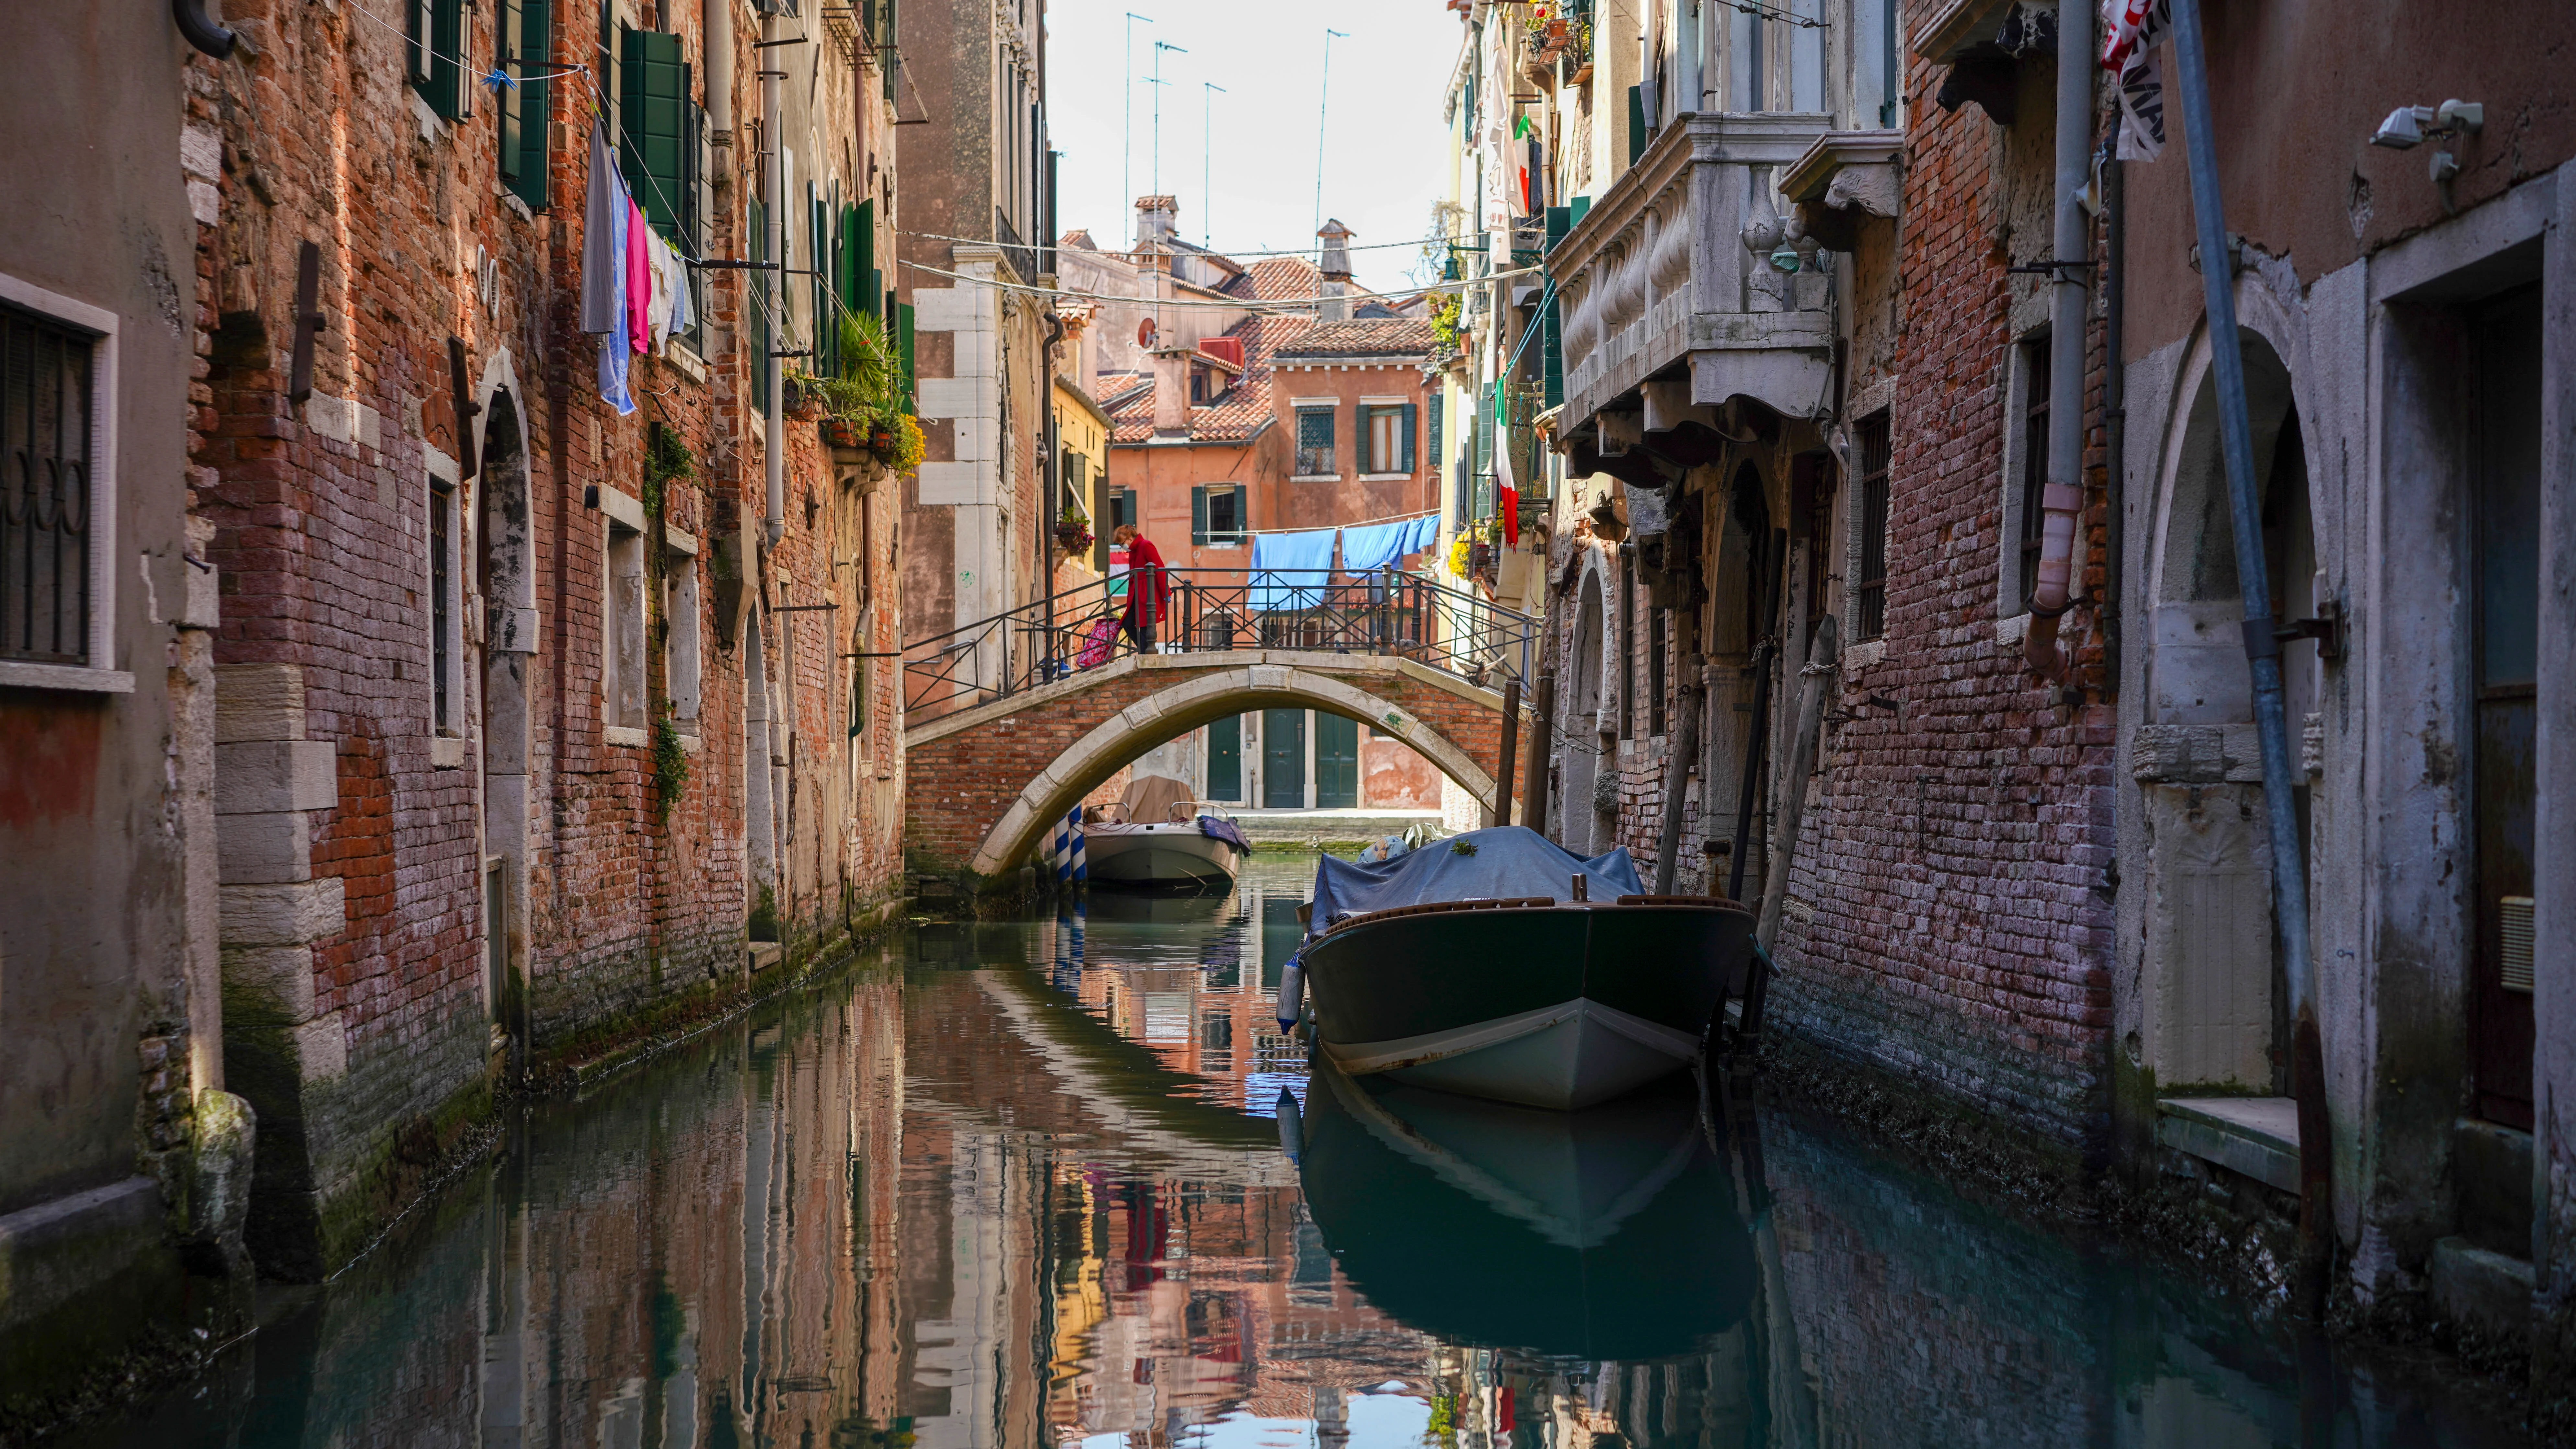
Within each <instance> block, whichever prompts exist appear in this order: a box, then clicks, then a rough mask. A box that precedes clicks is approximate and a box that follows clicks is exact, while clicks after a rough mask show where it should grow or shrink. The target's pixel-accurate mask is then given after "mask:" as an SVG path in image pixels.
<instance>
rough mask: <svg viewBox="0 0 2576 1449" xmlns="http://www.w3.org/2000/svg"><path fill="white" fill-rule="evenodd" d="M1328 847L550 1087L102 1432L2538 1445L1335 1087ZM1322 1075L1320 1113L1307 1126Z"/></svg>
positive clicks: (2021, 1272) (1690, 1128)
mask: <svg viewBox="0 0 2576 1449" xmlns="http://www.w3.org/2000/svg"><path fill="white" fill-rule="evenodd" d="M1304 876H1305V867H1304V865H1303V864H1302V863H1298V862H1294V861H1287V862H1270V861H1262V860H1258V859H1256V862H1255V863H1254V865H1253V867H1252V868H1251V869H1250V870H1247V872H1246V875H1245V879H1244V881H1243V882H1242V883H1241V885H1240V886H1239V888H1238V889H1237V890H1236V891H1235V892H1234V893H1233V894H1231V895H1228V896H1225V897H1222V898H1212V899H1204V900H1200V901H1195V902H1190V901H1175V900H1171V899H1168V898H1166V899H1149V900H1126V899H1112V898H1108V897H1105V896H1094V897H1093V898H1092V900H1091V902H1090V905H1089V908H1088V909H1087V910H1085V911H1081V912H1076V911H1072V910H1067V911H1065V912H1063V913H1062V914H1060V915H1054V916H1042V917H1040V918H1037V919H1032V920H1025V921H1015V922H993V923H977V924H970V925H958V926H944V927H938V928H924V929H923V930H922V931H921V932H920V933H919V934H918V936H917V937H916V938H914V939H909V940H907V941H905V942H904V943H902V944H901V946H900V947H899V948H898V949H896V950H893V951H890V952H889V953H887V954H886V956H885V957H884V959H882V960H879V961H874V962H871V963H868V964H866V965H864V966H862V967H861V968H859V969H858V970H857V971H855V972H854V973H853V974H850V975H845V976H843V977H841V978H839V979H837V980H835V981H834V982H832V983H830V984H829V985H826V986H823V987H819V988H816V989H814V990H811V991H808V992H805V993H803V994H800V995H798V996H796V997H794V998H792V999H791V1000H789V1001H787V1002H785V1003H783V1004H781V1005H778V1006H775V1007H773V1008H771V1009H769V1010H768V1011H766V1012H765V1013H763V1014H761V1015H760V1016H758V1017H756V1018H755V1019H754V1020H752V1021H750V1022H747V1023H736V1024H734V1025H733V1026H731V1027H728V1028H727V1029H725V1030H722V1031H719V1032H716V1033H712V1034H710V1035H709V1036H708V1037H707V1038H705V1039H703V1040H701V1041H700V1042H698V1043H696V1044H694V1045H693V1046H691V1047H689V1048H687V1049H685V1050H682V1051H678V1052H674V1053H671V1054H669V1055H668V1056H666V1057H664V1058H663V1059H661V1060H660V1061H658V1062H656V1063H654V1064H652V1065H650V1066H648V1067H646V1068H644V1069H641V1070H639V1071H637V1072H635V1073H632V1074H630V1075H628V1076H626V1077H623V1078H620V1079H618V1080H616V1081H614V1082H612V1083H610V1084H608V1085H607V1086H606V1087H605V1088H603V1089H601V1090H599V1091H597V1092H595V1093H594V1094H593V1095H592V1096H590V1097H589V1098H587V1099H585V1100H582V1101H578V1102H568V1103H553V1104H548V1105H546V1106H544V1107H542V1108H541V1109H539V1110H537V1111H534V1112H532V1113H531V1114H529V1115H528V1116H527V1117H526V1118H525V1119H524V1120H522V1121H520V1122H518V1123H517V1124H516V1125H515V1126H514V1127H513V1129H512V1134H511V1138H510V1141H509V1143H508V1146H507V1149H506V1151H505V1152H504V1153H502V1154H501V1156H500V1159H499V1160H498V1161H497V1162H496V1163H495V1164H493V1165H492V1166H490V1167H488V1168H486V1169H484V1170H482V1171H480V1172H478V1173H476V1174H475V1175H473V1176H472V1177H470V1178H468V1179H467V1180H464V1181H461V1182H459V1183H458V1184H456V1185H455V1186H454V1187H452V1188H451V1189H450V1190H449V1191H448V1192H447V1193H445V1194H444V1195H442V1196H441V1197H440V1198H439V1199H438V1200H437V1201H436V1202H435V1203H433V1204H432V1205H431V1206H430V1207H428V1208H426V1209H424V1210H423V1211H421V1212H420V1213H418V1214H416V1215H415V1217H414V1218H413V1219H412V1220H410V1221H408V1222H406V1223H405V1224H403V1225H402V1226H401V1227H400V1228H398V1229H397V1230H396V1232H395V1233H394V1234H393V1235H392V1236H391V1237H390V1238H389V1239H388V1240H387V1242H386V1243H385V1244H384V1246H383V1247H382V1248H381V1249H380V1250H379V1251H378V1252H377V1253H376V1254H374V1255H373V1256H371V1257H370V1258H368V1259H366V1260H364V1261H363V1262H362V1263H361V1264H360V1265H359V1266H358V1267H356V1268H355V1269H353V1270H351V1271H350V1272H349V1273H347V1274H346V1275H344V1276H343V1277H342V1278H341V1279H340V1280H338V1281H337V1282H335V1283H333V1284H332V1285H330V1286H329V1287H328V1288H327V1289H323V1290H319V1291H311V1290H308V1291H306V1292H305V1293H304V1294H303V1295H302V1296H301V1297H293V1298H284V1297H281V1298H279V1299H278V1300H276V1302H275V1303H274V1305H273V1306H274V1307H275V1308H276V1309H277V1310H278V1312H277V1315H276V1317H275V1318H274V1320H273V1321H272V1322H271V1324H270V1326H269V1327H268V1328H267V1329H266V1330H265V1331H264V1332H262V1333H261V1334H260V1335H259V1336H258V1337H257V1338H255V1339H254V1340H252V1341H251V1342H249V1343H247V1344H245V1345H243V1346H242V1347H240V1348H238V1349H235V1350H233V1351H232V1352H231V1353H229V1354H228V1355H227V1356H226V1357H225V1359H224V1360H223V1363H222V1366H221V1368H220V1370H219V1371H218V1372H216V1373H214V1374H212V1375H210V1376H209V1377H208V1378H206V1379H205V1380H203V1381H201V1382H199V1383H197V1384H194V1385H191V1386H189V1388H188V1389H187V1390H186V1391H185V1392H183V1393H181V1394H179V1395H176V1396H174V1397H172V1398H171V1399H169V1400H168V1401H166V1402H164V1403H161V1404H159V1405H156V1406H154V1407H153V1408H152V1409H151V1410H149V1411H147V1412H145V1413H143V1414H141V1415H138V1416H137V1417H136V1418H135V1419H134V1420H132V1421H131V1422H128V1423H125V1424H121V1425H115V1426H109V1427H106V1428H102V1429H100V1430H97V1431H95V1432H94V1433H92V1434H90V1435H88V1436H86V1437H87V1438H88V1440H89V1441H90V1442H97V1443H110V1444H130V1445H146V1444H149V1445H166V1444H182V1445H225V1446H235V1445H239V1446H270V1445H299V1446H300V1445H311V1446H317V1449H319V1446H326V1445H328V1446H337V1445H415V1444H428V1445H458V1446H468V1445H493V1446H521V1445H526V1446H538V1445H549V1446H551V1445H567V1446H568V1445H598V1446H612V1449H615V1446H635V1449H643V1446H655V1449H661V1446H691V1449H695V1446H709V1449H717V1446H772V1445H776V1446H797V1449H845V1446H846V1449H862V1446H863V1449H983V1446H1010V1449H1040V1446H1048V1449H1064V1446H1074V1445H1080V1446H1082V1449H1202V1446H1204V1449H1305V1446H1318V1449H1321V1446H1334V1449H1339V1446H1343V1445H1349V1446H1355V1449H1381V1446H1383V1449H1663V1446H1691V1449H1720V1446H1739V1445H1798V1446H1821V1445H1842V1444H1851V1445H1908V1444H2020V1443H2048V1444H2105V1445H2150V1446H2175V1449H2180V1446H2185V1445H2234V1444H2270V1443H2316V1444H2326V1443H2333V1444H2338V1445H2342V1444H2352V1445H2375V1444H2486V1443H2497V1442H2512V1441H2511V1439H2510V1437H2509V1436H2503V1435H2500V1434H2497V1433H2495V1432H2493V1431H2492V1430H2491V1429H2489V1428H2488V1427H2487V1426H2485V1425H2484V1424H2483V1423H2482V1422H2481V1421H2479V1420H2477V1419H2476V1418H2475V1417H2474V1416H2473V1415H2471V1414H2469V1413H2467V1412H2465V1411H2464V1410H2462V1409H2461V1408H2460V1407H2459V1406H2458V1405H2457V1404H2455V1403H2453V1402H2451V1401H2449V1400H2445V1399H2440V1398H2435V1397H2430V1396H2428V1395H2427V1394H2425V1393H2424V1392H2423V1391H2422V1390H2421V1389H2420V1388H2419V1387H2418V1386H2417V1385H2416V1383H2415V1381H2413V1380H2411V1379H2404V1378H2398V1377H2392V1376H2391V1375H2390V1374H2389V1373H2387V1372H2386V1371H2384V1370H2381V1369H2377V1368H2374V1367H2371V1366H2368V1365H2357V1364H2352V1363H2342V1362H2337V1361H2335V1360H2333V1359H2331V1358H2326V1357H2323V1356H2322V1355H2318V1354H2311V1355H2308V1356H2306V1357H2304V1358H2303V1357H2302V1356H2301V1355H2300V1354H2299V1353H2298V1352H2296V1351H2295V1350H2294V1349H2293V1348H2292V1347H2290V1346H2287V1345H2283V1344H2280V1343H2276V1342H2274V1341H2272V1340H2269V1339H2266V1338H2262V1337H2259V1336H2256V1335H2254V1334H2252V1333H2250V1332H2248V1331H2247V1330H2246V1329H2245V1328H2244V1327H2243V1326H2242V1325H2241V1324H2240V1323H2239V1322H2238V1321H2237V1319H2236V1318H2235V1317H2234V1316H2233V1315H2232V1314H2231V1313H2230V1312H2229V1311H2228V1310H2226V1309H2225V1308H2224V1307H2223V1306H2222V1305H2213V1304H2210V1303H2208V1302H2206V1301H2203V1300H2200V1299H2198V1298H2195V1297H2194V1296H2193V1295H2192V1294H2190V1293H2189V1292H2188V1291H2186V1290H2185V1289H2184V1288H2182V1287H2181V1286H2180V1285H2177V1284H2175V1283H2173V1282H2171V1281H2169V1280H2166V1279H2163V1278H2160V1277H2158V1276H2157V1275H2155V1274H2154V1273H2152V1272H2150V1271H2148V1270H2147V1269H2145V1268H2143V1267H2141V1266H2139V1265H2136V1264H2134V1263H2129V1262H2127V1261H2126V1260H2123V1259H2119V1258H2117V1257H2115V1256H2113V1255H2110V1254H2107V1253H2103V1252H2100V1251H2096V1250H2093V1249H2090V1248H2086V1247H2084V1246H2082V1245H2079V1244H2074V1243H2070V1242H2068V1241H2066V1240H2064V1239H2061V1238H2058V1237H2053V1236H2049V1235H2045V1234H2040V1233H2035V1232H2032V1231H2029V1230H2028V1229H2026V1228H2024V1227H2021V1226H2019V1225H2016V1224H2014V1223H2010V1222H2007V1221H2003V1220H2000V1219H1998V1218H1996V1217H1994V1216H1993V1215H1991V1214H1988V1213H1985V1212H1983V1211H1982V1210H1980V1209H1978V1208H1976V1207H1974V1206H1972V1205H1969V1204H1966V1203H1964V1202H1962V1201H1960V1200H1958V1199H1957V1198H1955V1197H1953V1196H1952V1195H1950V1194H1948V1193H1947V1192H1945V1191H1943V1190H1942V1189H1941V1188H1940V1187H1938V1186H1937V1185H1934V1184H1931V1183H1928V1182H1925V1181H1923V1180H1922V1179H1920V1178H1918V1177H1914V1176H1911V1175H1908V1174H1906V1173H1902V1172H1897V1171H1892V1170H1890V1169H1889V1168H1888V1166H1887V1165H1886V1164H1885V1163H1884V1162H1883V1161H1881V1160H1879V1159H1877V1158H1875V1157H1874V1156H1872V1155H1871V1154H1870V1153H1868V1152H1867V1151H1865V1150H1862V1149H1860V1148H1858V1147H1855V1146H1854V1145H1852V1144H1851V1143H1850V1142H1849V1141H1848V1140H1847V1139H1845V1138H1843V1137H1841V1136H1839V1135H1838V1134H1836V1133H1835V1132H1833V1131H1831V1130H1828V1129H1824V1128H1820V1127H1814V1126H1811V1125H1808V1124H1804V1123H1802V1122H1800V1121H1798V1120H1796V1119H1795V1118H1792V1117H1783V1116H1777V1115H1765V1116H1764V1117H1762V1118H1761V1119H1760V1120H1759V1122H1758V1123H1757V1122H1755V1121H1754V1120H1753V1119H1752V1118H1749V1117H1743V1116H1740V1115H1739V1116H1736V1117H1735V1118H1734V1119H1733V1120H1732V1121H1730V1117H1729V1114H1728V1113H1727V1112H1726V1111H1724V1110H1722V1109H1721V1110H1716V1111H1709V1110H1707V1109H1705V1108H1704V1107H1703V1104H1702V1103H1701V1102H1700V1101H1699V1100H1698V1099H1697V1098H1696V1097H1695V1096H1694V1095H1693V1094H1692V1093H1691V1092H1690V1091H1689V1090H1687V1088H1685V1089H1683V1090H1680V1091H1677V1092H1676V1093H1673V1094H1671V1095H1666V1096H1658V1097H1654V1098H1649V1099H1643V1100H1638V1101H1632V1102H1628V1103H1622V1104H1618V1105H1616V1106H1614V1107H1611V1108H1608V1109H1603V1110H1601V1111H1599V1112H1596V1113H1592V1114H1585V1115H1583V1116H1581V1117H1575V1118H1567V1117H1556V1116H1553V1115H1552V1114H1546V1113H1522V1112H1520V1111H1519V1110H1518V1109H1512V1108H1504V1107H1498V1106H1495V1105H1493V1104H1486V1103H1479V1102H1470V1101H1466V1100H1463V1099H1451V1098H1443V1097H1440V1096H1439V1095H1438V1094H1434V1093H1428V1092H1420V1091H1402V1090H1399V1091H1381V1090H1375V1089H1368V1088H1363V1087H1361V1086H1359V1085H1357V1084H1354V1083H1351V1082H1349V1081H1348V1080H1346V1079H1340V1078H1316V1079H1314V1080H1313V1082H1312V1083H1311V1085H1310V1084H1309V1081H1308V1079H1307V1077H1306V1075H1305V1068H1304V1065H1303V1063H1302V1061H1300V1060H1298V1059H1297V1057H1296V1055H1295V1054H1294V1053H1293V1052H1289V1051H1285V1050H1283V1049H1282V1044H1280V1043H1277V1042H1276V1041H1275V1040H1271V1039H1266V1034H1267V1033H1275V1030H1276V1028H1275V1026H1267V1025H1266V1023H1267V1014H1268V1006H1269V1002H1268V997H1267V992H1268V991H1269V990H1270V989H1271V988H1273V987H1275V985H1276V969H1277V963H1278V962H1279V961H1280V960H1283V959H1284V957H1285V954H1286V951H1285V949H1284V947H1285V946H1286V944H1288V943H1291V942H1293V933H1294V929H1295V928H1294V908H1295V904H1296V901H1297V899H1298V898H1299V896H1300V893H1301V887H1302V885H1303V883H1304ZM1283 907H1284V909H1282V908H1283ZM1283 921H1284V926H1283V925H1282V924H1280V923H1281V922H1283ZM1283 1090H1285V1091H1286V1092H1287V1093H1288V1096H1289V1099H1290V1101H1291V1102H1296V1101H1298V1099H1300V1098H1301V1097H1302V1110H1301V1111H1299V1112H1298V1113H1297V1114H1295V1117H1294V1119H1293V1121H1292V1122H1272V1121H1267V1120H1263V1119H1262V1117H1261V1116H1260V1115H1258V1114H1260V1113H1262V1112H1265V1111H1270V1110H1273V1109H1274V1108H1275V1107H1276V1105H1277V1103H1278V1102H1279V1100H1280V1096H1281V1093H1282V1091H1283ZM1757 1127H1758V1131H1757V1130H1756V1128H1757ZM1283 1128H1287V1129H1290V1130H1289V1135H1290V1136H1291V1138H1292V1140H1293V1143H1294V1145H1295V1146H1296V1147H1297V1148H1298V1150H1299V1156H1300V1158H1301V1159H1302V1160H1301V1161H1300V1160H1292V1158H1291V1157H1290V1156H1289V1155H1288V1154H1287V1153H1285V1152H1283V1151H1282V1150H1281V1137H1282V1130H1283Z"/></svg>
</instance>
